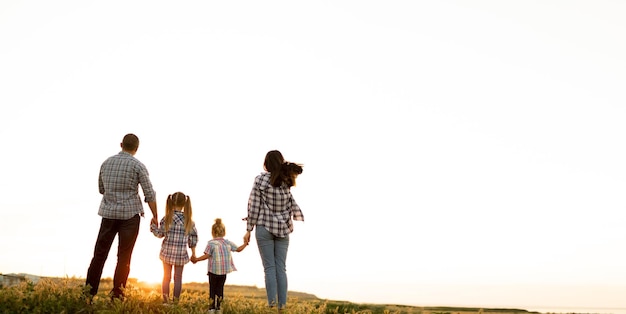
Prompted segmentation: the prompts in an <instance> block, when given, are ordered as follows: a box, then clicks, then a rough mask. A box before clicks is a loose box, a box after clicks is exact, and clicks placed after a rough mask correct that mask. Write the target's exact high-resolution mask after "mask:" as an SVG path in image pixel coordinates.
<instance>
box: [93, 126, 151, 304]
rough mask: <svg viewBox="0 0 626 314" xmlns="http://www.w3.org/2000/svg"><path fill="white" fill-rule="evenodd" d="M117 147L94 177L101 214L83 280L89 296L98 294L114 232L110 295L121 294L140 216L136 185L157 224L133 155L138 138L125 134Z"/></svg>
mask: <svg viewBox="0 0 626 314" xmlns="http://www.w3.org/2000/svg"><path fill="white" fill-rule="evenodd" d="M120 146H121V147H122V151H121V152H119V153H118V154H117V155H114V156H111V157H109V158H107V159H106V160H105V161H104V162H103V163H102V166H101V167H100V175H99V176H98V187H99V188H100V194H102V201H101V202H100V209H99V210H98V215H100V216H102V222H101V223H100V231H99V232H98V239H97V240H96V246H95V248H94V252H93V258H92V260H91V264H90V265H89V270H88V271H87V280H86V285H89V286H91V289H90V291H89V293H90V294H91V296H92V297H93V296H95V295H96V294H97V293H98V286H99V285H100V278H101V277H102V269H103V268H104V262H105V261H106V259H107V257H108V255H109V251H110V250H111V245H112V243H113V239H115V236H116V235H118V236H119V238H118V248H117V266H116V267H115V275H114V277H113V290H112V291H111V298H119V299H122V298H123V297H124V295H123V289H124V288H125V287H126V281H127V280H128V273H129V272H130V259H131V256H132V253H133V248H134V247H135V241H136V240H137V235H138V234H139V221H140V216H141V217H143V215H144V211H143V204H142V203H141V198H140V196H139V193H138V187H139V185H141V189H142V190H143V195H144V197H145V199H144V201H145V202H146V203H148V206H149V207H150V210H151V211H152V223H154V224H157V225H158V214H157V204H156V194H155V192H154V190H153V189H152V183H151V182H150V178H149V176H148V170H147V169H146V167H145V166H144V164H143V163H141V162H140V161H139V160H137V159H136V158H135V157H134V156H135V153H137V148H139V138H138V137H137V136H136V135H134V134H126V135H125V136H124V139H123V140H122V143H121V144H120Z"/></svg>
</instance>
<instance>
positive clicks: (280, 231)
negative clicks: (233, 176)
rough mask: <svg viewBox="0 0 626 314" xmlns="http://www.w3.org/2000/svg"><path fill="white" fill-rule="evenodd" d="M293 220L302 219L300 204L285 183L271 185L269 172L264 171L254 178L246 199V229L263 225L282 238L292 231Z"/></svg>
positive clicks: (250, 229)
mask: <svg viewBox="0 0 626 314" xmlns="http://www.w3.org/2000/svg"><path fill="white" fill-rule="evenodd" d="M292 217H293V219H294V220H299V221H304V215H303V214H302V211H301V210H300V206H298V204H297V203H296V201H295V200H294V199H293V196H292V195H291V190H290V189H289V187H288V186H287V185H282V186H279V187H273V186H272V185H271V184H270V173H269V172H264V173H261V174H260V175H258V176H257V177H256V178H255V179H254V186H253V187H252V192H250V198H249V199H248V217H247V218H246V220H247V221H248V226H247V230H249V231H252V229H254V226H256V225H259V226H263V227H265V229H267V230H268V231H269V232H270V233H272V234H273V235H275V236H277V237H280V238H284V237H286V236H287V235H288V234H289V233H291V232H293V222H292V220H291V218H292Z"/></svg>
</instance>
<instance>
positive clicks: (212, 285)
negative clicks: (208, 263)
mask: <svg viewBox="0 0 626 314" xmlns="http://www.w3.org/2000/svg"><path fill="white" fill-rule="evenodd" d="M225 283H226V275H216V274H214V273H211V272H209V298H210V299H209V300H210V301H211V304H210V305H209V309H211V310H213V309H220V305H221V304H222V299H224V284H225Z"/></svg>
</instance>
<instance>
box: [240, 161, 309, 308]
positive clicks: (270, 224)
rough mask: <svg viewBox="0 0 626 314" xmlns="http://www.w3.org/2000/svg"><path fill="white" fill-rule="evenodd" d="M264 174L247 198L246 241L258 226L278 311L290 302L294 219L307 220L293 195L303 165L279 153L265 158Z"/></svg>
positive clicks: (270, 297)
mask: <svg viewBox="0 0 626 314" xmlns="http://www.w3.org/2000/svg"><path fill="white" fill-rule="evenodd" d="M263 168H264V169H265V171H266V172H263V173H261V174H260V175H258V176H257V177H256V178H255V179H254V185H253V187H252V191H251V192H250V197H249V199H248V217H247V218H244V220H247V221H248V223H247V227H246V230H247V231H246V234H245V235H244V237H243V242H244V243H246V244H247V243H248V242H250V232H251V231H252V230H253V229H254V227H255V226H256V231H255V235H256V240H257V245H258V247H259V253H261V260H262V262H263V269H264V271H265V291H266V293H267V302H268V305H269V306H270V307H275V306H278V312H281V311H282V309H284V308H285V305H286V303H287V273H286V261H287V250H288V248H289V234H290V233H291V232H293V222H292V217H293V220H299V221H304V215H303V214H302V211H301V210H300V207H299V206H298V204H297V203H296V201H295V200H294V198H293V196H292V195H291V187H292V186H295V185H296V178H297V177H298V175H299V174H301V173H302V165H299V164H295V163H292V162H286V161H285V159H284V158H283V155H282V154H281V153H280V152H279V151H277V150H272V151H269V152H268V153H267V154H266V155H265V162H264V164H263Z"/></svg>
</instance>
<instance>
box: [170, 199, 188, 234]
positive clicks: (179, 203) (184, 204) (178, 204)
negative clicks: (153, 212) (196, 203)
mask: <svg viewBox="0 0 626 314" xmlns="http://www.w3.org/2000/svg"><path fill="white" fill-rule="evenodd" d="M174 208H183V209H184V210H183V216H184V217H185V234H189V232H191V230H192V229H193V221H192V219H191V216H192V211H191V199H190V198H189V196H187V195H185V194H183V193H182V192H176V193H174V194H170V195H169V196H168V197H167V202H166V203H165V222H164V225H165V226H164V227H165V232H167V231H168V230H170V226H171V225H172V219H173V217H174Z"/></svg>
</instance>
